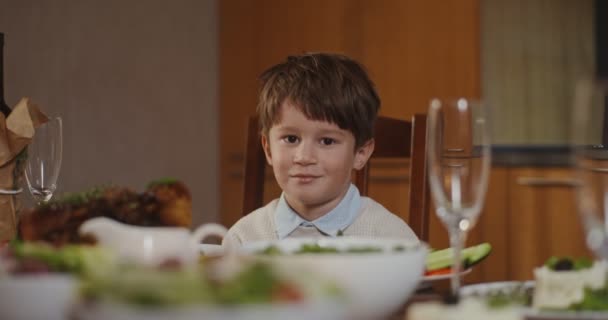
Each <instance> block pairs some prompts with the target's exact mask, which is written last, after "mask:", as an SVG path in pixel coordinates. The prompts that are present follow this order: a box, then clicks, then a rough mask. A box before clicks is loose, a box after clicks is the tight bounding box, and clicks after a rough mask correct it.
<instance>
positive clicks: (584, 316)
mask: <svg viewBox="0 0 608 320" xmlns="http://www.w3.org/2000/svg"><path fill="white" fill-rule="evenodd" d="M522 286H523V288H524V289H528V288H534V281H500V282H488V283H479V284H474V285H468V286H464V287H462V289H460V294H461V296H462V297H467V296H476V295H477V296H483V295H485V294H487V293H489V292H496V291H498V290H501V291H504V292H509V291H512V290H514V289H515V288H518V287H522ZM521 312H522V315H523V316H524V319H526V320H608V312H598V311H585V312H575V311H561V312H553V311H540V310H534V309H532V308H530V307H523V308H521Z"/></svg>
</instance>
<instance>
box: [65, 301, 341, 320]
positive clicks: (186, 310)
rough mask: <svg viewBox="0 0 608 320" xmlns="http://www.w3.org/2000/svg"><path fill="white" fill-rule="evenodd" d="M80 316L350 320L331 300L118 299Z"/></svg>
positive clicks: (100, 319) (84, 309)
mask: <svg viewBox="0 0 608 320" xmlns="http://www.w3.org/2000/svg"><path fill="white" fill-rule="evenodd" d="M75 313H76V315H77V317H78V319H80V320H107V319H112V320H165V319H171V320H201V319H205V320H227V319H235V320H237V319H238V320H270V319H290V320H311V319H319V320H342V319H344V320H346V319H349V318H348V317H347V314H346V310H345V309H344V307H343V306H341V305H340V304H338V303H333V302H331V301H326V302H315V303H305V304H291V305H250V306H231V307H211V306H209V307H203V306H197V307H181V308H147V309H142V308H137V307H132V306H126V305H121V304H115V303H100V304H97V305H88V306H84V305H81V306H78V307H77V308H76V312H75Z"/></svg>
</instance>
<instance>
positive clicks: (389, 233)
mask: <svg viewBox="0 0 608 320" xmlns="http://www.w3.org/2000/svg"><path fill="white" fill-rule="evenodd" d="M277 203H278V199H275V200H273V201H271V202H270V203H268V204H267V205H266V206H264V207H261V208H259V209H257V210H255V211H253V212H252V213H250V214H248V215H246V216H245V217H243V218H241V220H239V221H237V223H235V224H234V226H232V228H230V230H229V231H228V234H227V235H226V236H225V237H224V242H223V245H224V246H227V245H228V246H231V247H233V248H234V247H240V246H241V245H242V244H243V243H246V242H252V241H260V240H277V239H278V236H277V233H276V227H275V223H274V214H275V209H276V207H277ZM343 232H344V235H345V236H361V237H370V238H403V239H411V240H415V241H417V240H418V237H416V235H415V234H414V232H413V231H412V229H411V228H410V227H409V226H408V225H407V224H406V223H405V222H404V221H403V220H402V219H401V218H399V217H397V216H396V215H394V214H392V213H391V212H389V211H388V210H386V208H384V207H383V206H382V205H381V204H379V203H378V202H376V201H374V200H373V199H370V198H368V197H361V212H360V214H359V216H358V217H357V219H356V220H355V221H354V222H353V223H352V224H351V225H350V226H348V227H347V228H346V229H345V230H343ZM290 236H291V237H294V236H306V237H321V236H323V234H322V233H320V232H319V231H318V230H317V229H316V228H314V227H313V228H310V227H299V228H298V229H296V230H295V231H294V232H293V233H292V234H291V235H290Z"/></svg>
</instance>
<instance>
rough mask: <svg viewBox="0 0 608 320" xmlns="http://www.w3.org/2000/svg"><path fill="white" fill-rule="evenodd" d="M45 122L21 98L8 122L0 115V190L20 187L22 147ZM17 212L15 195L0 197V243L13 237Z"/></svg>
mask: <svg viewBox="0 0 608 320" xmlns="http://www.w3.org/2000/svg"><path fill="white" fill-rule="evenodd" d="M47 121H48V117H47V116H46V115H45V114H43V113H42V112H41V111H40V109H39V108H38V106H37V105H35V104H34V103H32V102H31V100H30V99H29V98H22V99H21V101H19V103H17V105H16V106H15V107H14V108H13V111H12V112H11V113H10V115H9V116H8V118H5V117H4V115H2V114H1V113H0V189H1V190H8V191H10V190H18V189H20V188H23V187H24V183H23V180H24V172H25V171H24V168H25V161H26V151H25V147H26V146H27V145H28V144H29V143H30V141H31V140H32V138H33V137H34V134H35V132H36V128H38V127H39V126H40V125H41V124H43V123H45V122H47ZM22 151H23V152H22ZM20 208H21V204H20V201H19V198H18V197H17V195H6V194H0V243H2V242H4V241H7V240H11V239H13V238H14V237H15V235H16V233H17V223H18V218H19V216H18V213H19V210H20Z"/></svg>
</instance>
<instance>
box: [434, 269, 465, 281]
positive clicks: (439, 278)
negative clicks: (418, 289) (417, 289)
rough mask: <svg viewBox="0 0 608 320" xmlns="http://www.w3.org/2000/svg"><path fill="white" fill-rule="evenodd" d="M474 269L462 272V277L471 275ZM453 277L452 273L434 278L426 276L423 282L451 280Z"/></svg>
mask: <svg viewBox="0 0 608 320" xmlns="http://www.w3.org/2000/svg"><path fill="white" fill-rule="evenodd" d="M472 270H473V269H472V268H468V269H464V270H462V271H460V276H461V277H462V276H464V275H466V274H469V273H471V271H472ZM451 277H452V273H447V274H437V275H432V276H424V277H422V281H438V280H446V279H450V278H451Z"/></svg>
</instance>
